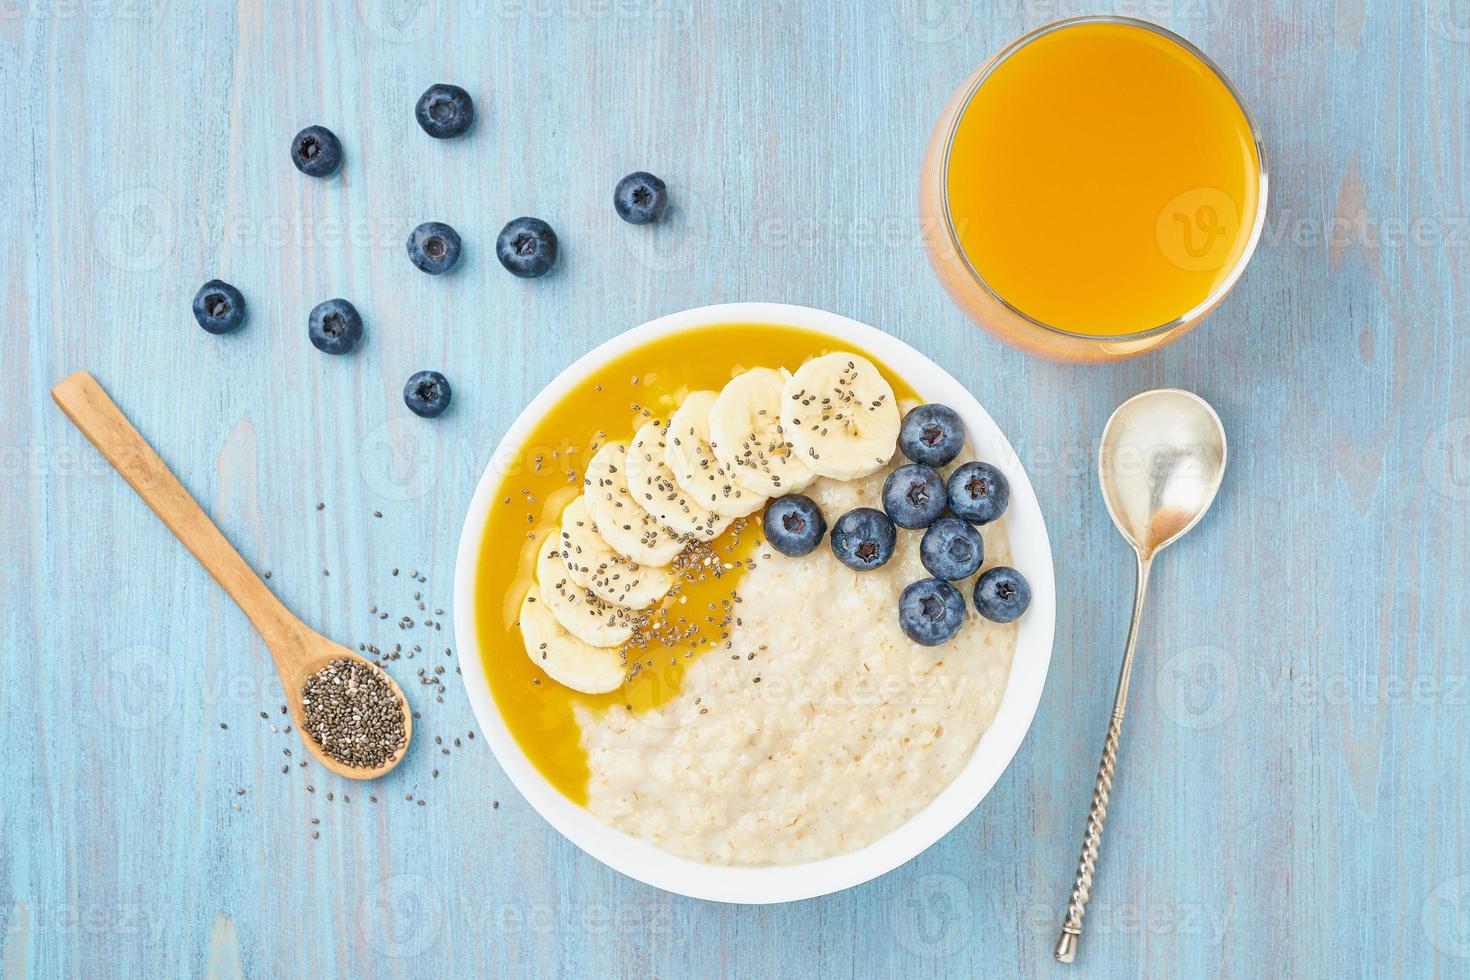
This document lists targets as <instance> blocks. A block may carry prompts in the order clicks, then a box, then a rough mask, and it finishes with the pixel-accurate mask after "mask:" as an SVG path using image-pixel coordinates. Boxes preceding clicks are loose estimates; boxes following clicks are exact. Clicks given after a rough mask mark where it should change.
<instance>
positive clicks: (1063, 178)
mask: <svg viewBox="0 0 1470 980" xmlns="http://www.w3.org/2000/svg"><path fill="white" fill-rule="evenodd" d="M1265 187H1266V185H1265V168H1264V161H1263V157H1262V153H1261V149H1260V146H1259V142H1258V140H1257V138H1256V136H1255V130H1254V127H1253V124H1252V121H1251V118H1250V116H1249V115H1248V114H1247V112H1246V110H1245V108H1244V107H1243V106H1242V104H1241V102H1240V100H1239V99H1238V98H1237V97H1236V95H1235V93H1234V91H1233V89H1232V88H1231V86H1230V84H1229V82H1228V81H1226V80H1225V78H1224V76H1223V75H1222V74H1220V72H1219V71H1218V69H1216V68H1215V67H1214V66H1213V65H1212V64H1210V62H1209V61H1208V60H1207V59H1205V57H1204V56H1203V55H1202V54H1201V53H1200V52H1198V51H1197V50H1195V49H1194V48H1193V47H1191V46H1190V45H1188V43H1187V42H1185V41H1184V40H1183V39H1181V38H1177V37H1175V36H1174V35H1172V34H1169V33H1168V32H1165V31H1163V30H1161V29H1159V28H1156V27H1154V26H1152V25H1148V24H1144V23H1142V22H1138V21H1131V20H1127V19H1123V18H1083V19H1079V20H1075V21H1064V22H1062V23H1060V24H1056V25H1052V26H1051V27H1049V28H1043V29H1042V30H1040V31H1038V32H1036V33H1034V34H1032V35H1029V36H1028V37H1026V38H1022V39H1021V40H1020V41H1018V42H1016V43H1015V44H1013V45H1012V46H1011V47H1010V48H1008V49H1006V50H1005V51H1003V52H1001V53H1000V54H999V55H997V56H996V58H994V59H992V61H991V62H989V63H988V64H987V65H986V66H984V67H982V69H981V70H980V71H979V72H977V75H976V76H975V77H973V78H972V79H971V80H970V81H969V82H967V83H966V85H965V86H964V87H962V88H961V90H960V92H959V93H957V94H956V97H955V100H954V101H953V102H952V103H951V108H950V110H949V111H948V112H946V114H945V116H944V118H942V119H941V120H940V125H939V128H938V129H936V132H935V138H934V142H933V144H932V145H931V148H930V159H929V160H928V161H927V162H926V167H925V174H924V190H923V202H924V203H923V207H924V209H925V216H926V218H929V219H930V220H931V222H932V224H933V226H935V227H933V228H932V232H931V234H930V235H929V236H928V237H929V238H931V239H934V240H935V241H933V242H931V257H932V258H933V260H934V262H935V265H936V267H937V268H939V271H940V276H941V279H942V280H943V281H944V282H945V285H946V286H947V287H948V288H949V289H950V291H951V292H952V293H954V294H955V295H956V298H957V299H959V300H960V302H961V305H963V306H965V308H966V309H967V310H968V311H969V312H971V313H972V315H975V316H976V318H977V319H979V320H980V321H981V322H982V324H983V325H985V326H987V327H990V328H991V329H992V330H993V331H994V332H997V333H998V334H1000V335H1001V336H1002V338H1003V339H1007V340H1009V341H1011V342H1013V343H1018V344H1019V345H1020V346H1023V347H1029V348H1031V349H1034V350H1038V351H1039V352H1041V353H1046V354H1052V355H1055V356H1059V357H1068V358H1076V359H1101V358H1104V357H1109V356H1121V355H1126V354H1130V353H1138V352H1140V351H1142V350H1146V349H1149V348H1151V347H1153V346H1157V344H1158V343H1160V342H1162V341H1163V340H1167V339H1170V338H1172V336H1176V335H1177V334H1178V333H1180V332H1182V329H1181V328H1183V329H1187V328H1188V326H1191V325H1193V323H1194V322H1195V321H1196V320H1197V319H1198V318H1199V317H1201V316H1203V314H1204V313H1205V312H1207V311H1208V309H1209V308H1210V307H1212V306H1213V305H1214V303H1216V302H1218V300H1219V299H1220V298H1221V297H1223V295H1224V293H1225V291H1226V290H1228V288H1229V287H1230V285H1232V284H1233V282H1234V281H1235V279H1236V278H1237V277H1238V276H1239V274H1240V272H1241V271H1242V270H1243V268H1244V265H1245V261H1246V260H1247V258H1248V257H1249V253H1250V251H1251V249H1252V247H1253V246H1254V243H1255V240H1256V238H1257V237H1258V235H1259V231H1260V227H1261V223H1262V221H1263V219H1264V209H1265ZM975 294H981V295H975Z"/></svg>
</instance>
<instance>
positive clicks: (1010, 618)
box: [975, 565, 1031, 623]
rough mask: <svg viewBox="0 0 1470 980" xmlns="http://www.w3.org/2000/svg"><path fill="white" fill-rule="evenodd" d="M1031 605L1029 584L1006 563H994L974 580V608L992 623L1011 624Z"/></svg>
mask: <svg viewBox="0 0 1470 980" xmlns="http://www.w3.org/2000/svg"><path fill="white" fill-rule="evenodd" d="M1029 605H1031V584H1030V583H1029V582H1027V581H1026V578H1025V576H1023V575H1022V574H1021V573H1020V572H1018V571H1016V570H1015V569H1014V568H1011V567H1009V566H1006V565H997V566H996V567H995V568H992V569H990V570H989V571H987V572H986V573H985V574H984V575H981V576H980V578H978V579H977V580H976V581H975V611H976V612H978V613H979V614H980V615H982V616H984V617H985V618H986V619H988V620H990V621H992V622H996V623H1012V622H1015V621H1016V620H1017V619H1020V618H1021V614H1022V613H1024V612H1025V611H1026V607H1027V606H1029Z"/></svg>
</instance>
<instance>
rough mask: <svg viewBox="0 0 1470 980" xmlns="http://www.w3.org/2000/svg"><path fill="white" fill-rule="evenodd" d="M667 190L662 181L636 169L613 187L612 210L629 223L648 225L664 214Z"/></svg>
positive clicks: (666, 205) (666, 206) (667, 204)
mask: <svg viewBox="0 0 1470 980" xmlns="http://www.w3.org/2000/svg"><path fill="white" fill-rule="evenodd" d="M668 206H669V191H668V188H666V187H664V182H663V181H661V180H659V179H658V178H657V177H655V176H654V175H653V174H651V173H648V172H647V171H645V170H636V171H634V172H633V173H631V174H629V175H628V176H626V177H624V178H623V179H622V180H620V181H618V186H617V187H616V188H614V189H613V210H614V211H616V212H617V213H618V217H619V218H622V219H623V220H624V221H626V222H628V224H630V225H648V224H652V223H653V222H655V221H657V220H659V219H660V218H662V217H663V216H664V211H665V210H666V209H667V208H668Z"/></svg>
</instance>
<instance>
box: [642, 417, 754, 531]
mask: <svg viewBox="0 0 1470 980" xmlns="http://www.w3.org/2000/svg"><path fill="white" fill-rule="evenodd" d="M674 414H675V415H677V414H678V413H677V412H676V413H674ZM667 432H668V428H667V426H665V425H664V424H663V423H661V422H659V421H658V420H656V419H655V420H654V421H652V422H646V423H644V425H643V427H642V428H641V429H639V430H638V431H637V432H635V433H633V442H632V444H631V445H629V447H628V491H629V493H631V494H632V496H633V500H634V502H635V503H637V504H638V506H640V507H642V508H643V509H644V510H646V511H648V513H649V514H651V515H652V516H653V519H654V520H655V521H658V523H660V524H662V525H663V526H664V527H666V528H668V529H669V530H671V531H673V532H674V533H675V534H677V535H678V536H679V537H681V538H686V539H692V540H695V541H713V540H714V539H715V538H717V537H719V536H720V532H721V531H723V530H725V528H727V527H729V526H730V522H731V521H732V520H733V518H731V517H724V516H722V515H720V514H717V513H715V512H714V511H712V510H709V509H708V508H706V507H701V506H700V505H699V503H698V502H697V501H696V500H693V499H691V498H690V494H689V491H687V490H685V489H684V487H683V486H681V485H680V484H679V481H678V480H676V479H675V478H674V472H673V470H671V469H670V468H669V464H668V461H667V460H668V455H667V448H668V443H667V441H666V439H667Z"/></svg>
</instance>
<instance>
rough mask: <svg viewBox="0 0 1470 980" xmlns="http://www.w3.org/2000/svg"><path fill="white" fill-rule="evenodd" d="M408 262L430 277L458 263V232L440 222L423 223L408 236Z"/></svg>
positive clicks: (446, 270)
mask: <svg viewBox="0 0 1470 980" xmlns="http://www.w3.org/2000/svg"><path fill="white" fill-rule="evenodd" d="M408 260H409V261H410V262H412V263H413V264H414V265H416V266H418V267H419V269H421V270H423V271H424V272H427V273H428V274H429V275H431V276H437V275H439V274H441V273H444V272H448V271H449V270H450V269H452V268H454V263H456V262H458V261H459V232H457V231H455V230H454V229H453V228H451V227H449V226H448V225H446V224H445V223H444V222H442V221H425V222H424V223H423V224H421V225H419V226H418V227H417V228H415V229H414V230H413V234H411V235H409V236H408Z"/></svg>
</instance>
